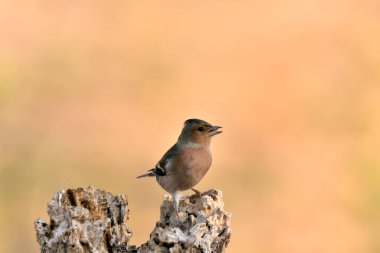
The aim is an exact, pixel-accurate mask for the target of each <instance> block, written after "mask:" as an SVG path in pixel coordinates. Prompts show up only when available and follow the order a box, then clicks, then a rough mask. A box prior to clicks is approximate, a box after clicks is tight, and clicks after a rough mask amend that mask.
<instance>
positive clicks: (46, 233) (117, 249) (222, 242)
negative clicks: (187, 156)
mask: <svg viewBox="0 0 380 253" xmlns="http://www.w3.org/2000/svg"><path fill="white" fill-rule="evenodd" d="M223 206H224V203H223V199H222V193H221V192H220V191H218V190H209V191H207V192H205V193H203V194H202V195H191V196H185V197H183V198H182V199H181V201H180V204H179V213H178V214H177V213H176V212H175V211H174V208H173V202H172V199H171V197H170V196H165V197H164V201H163V202H162V204H161V208H160V220H159V221H158V222H157V223H156V226H155V228H154V229H153V231H152V233H151V235H150V239H149V241H147V242H146V243H144V244H143V245H141V246H140V247H137V246H131V245H129V244H128V242H129V239H130V238H131V236H132V232H131V231H130V230H129V229H128V227H127V224H126V222H127V220H128V214H129V209H128V202H127V197H126V195H116V196H113V195H112V194H111V193H107V192H105V191H102V190H99V189H94V188H91V187H89V188H86V189H83V188H78V189H67V190H62V191H60V192H58V193H57V194H55V195H54V197H53V200H52V201H51V202H50V203H49V204H48V214H49V216H50V224H47V223H45V222H44V221H42V220H41V219H38V220H36V221H35V228H36V232H37V241H38V243H39V244H40V248H41V252H42V253H48V252H49V253H56V252H57V253H61V252H62V253H63V252H68V253H71V252H73V253H74V252H75V253H77V252H78V253H79V252H83V253H87V252H94V253H103V252H107V253H110V252H112V253H123V252H130V253H132V252H134V253H136V252H137V253H148V252H163V253H166V252H167V253H221V252H224V250H225V248H226V247H227V245H228V243H229V240H230V236H231V228H230V218H231V215H230V213H228V212H227V211H225V210H223Z"/></svg>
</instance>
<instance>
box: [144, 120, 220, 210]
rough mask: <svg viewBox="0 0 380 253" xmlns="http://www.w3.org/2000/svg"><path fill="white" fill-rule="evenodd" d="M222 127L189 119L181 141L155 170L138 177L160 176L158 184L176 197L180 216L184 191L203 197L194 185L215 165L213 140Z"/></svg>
mask: <svg viewBox="0 0 380 253" xmlns="http://www.w3.org/2000/svg"><path fill="white" fill-rule="evenodd" d="M220 128H222V127H221V126H213V125H211V124H210V123H208V122H206V121H204V120H201V119H195V118H194V119H188V120H186V121H185V122H184V126H183V128H182V131H181V134H180V135H179V137H178V140H177V142H176V143H175V144H174V145H173V146H172V147H171V148H170V149H169V150H168V151H167V152H166V153H165V154H164V155H163V156H162V158H161V159H160V160H159V161H158V163H157V164H156V166H155V167H154V168H153V169H150V170H148V171H147V172H146V173H144V174H142V175H140V176H138V177H137V178H143V177H156V181H157V182H158V184H159V185H160V186H161V187H162V188H163V189H164V190H165V191H166V192H168V193H170V194H171V195H172V199H173V207H174V210H175V212H176V213H177V215H178V208H179V201H180V198H181V193H182V192H183V191H186V190H189V189H192V190H193V191H194V192H195V193H196V194H197V195H201V192H200V191H198V190H196V189H195V188H194V186H195V185H197V184H198V183H199V182H200V181H201V179H202V178H203V177H204V176H205V175H206V173H207V171H208V170H209V168H210V166H211V163H212V155H211V150H210V144H211V139H212V137H213V136H215V135H217V134H220V133H222V131H220V130H219V129H220Z"/></svg>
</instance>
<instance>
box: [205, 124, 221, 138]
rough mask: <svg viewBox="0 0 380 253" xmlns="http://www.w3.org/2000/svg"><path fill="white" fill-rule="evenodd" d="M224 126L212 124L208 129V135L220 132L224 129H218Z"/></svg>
mask: <svg viewBox="0 0 380 253" xmlns="http://www.w3.org/2000/svg"><path fill="white" fill-rule="evenodd" d="M220 128H222V127H221V126H211V127H210V128H209V130H208V132H207V133H208V136H214V135H217V134H220V133H221V132H223V131H218V129H220Z"/></svg>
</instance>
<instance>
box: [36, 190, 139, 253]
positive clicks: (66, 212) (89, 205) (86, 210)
mask: <svg viewBox="0 0 380 253" xmlns="http://www.w3.org/2000/svg"><path fill="white" fill-rule="evenodd" d="M128 214H129V209H128V201H127V196H126V195H116V196H114V195H112V194H111V193H109V192H105V191H103V190H99V189H95V188H92V187H88V188H85V189H83V188H77V189H67V190H62V191H60V192H58V193H56V194H55V195H54V196H53V199H52V200H51V201H50V202H49V203H48V215H49V217H50V223H49V224H48V223H46V222H44V221H43V220H41V219H37V220H36V221H35V229H36V233H37V241H38V243H39V244H40V249H41V252H42V253H45V252H46V253H48V252H49V253H50V252H52V253H53V252H54V253H55V252H56V253H61V252H62V253H66V252H75V253H82V252H83V253H87V252H99V253H103V252H126V249H127V246H128V241H129V239H130V238H131V236H132V232H131V231H130V230H129V229H128V227H127V225H126V221H127V220H128Z"/></svg>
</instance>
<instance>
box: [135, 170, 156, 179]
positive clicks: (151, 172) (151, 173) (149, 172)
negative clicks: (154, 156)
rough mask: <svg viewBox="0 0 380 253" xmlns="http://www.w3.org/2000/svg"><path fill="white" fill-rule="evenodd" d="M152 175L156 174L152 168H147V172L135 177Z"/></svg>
mask: <svg viewBox="0 0 380 253" xmlns="http://www.w3.org/2000/svg"><path fill="white" fill-rule="evenodd" d="M154 176H156V174H155V173H154V171H153V169H151V170H148V172H147V173H144V174H142V175H140V176H138V177H137V178H142V177H154Z"/></svg>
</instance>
